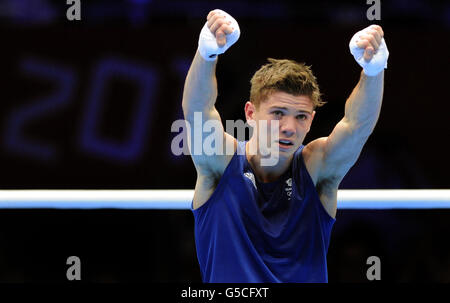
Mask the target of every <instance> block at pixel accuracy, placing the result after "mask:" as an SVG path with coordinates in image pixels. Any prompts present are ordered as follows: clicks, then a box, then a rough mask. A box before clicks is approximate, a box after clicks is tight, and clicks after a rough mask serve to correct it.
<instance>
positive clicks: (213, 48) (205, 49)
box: [198, 9, 241, 61]
mask: <svg viewBox="0 0 450 303" xmlns="http://www.w3.org/2000/svg"><path fill="white" fill-rule="evenodd" d="M215 11H216V12H218V13H219V14H221V15H224V16H226V17H225V20H228V21H231V24H230V26H231V27H233V28H234V30H233V32H232V33H231V34H229V35H226V36H225V37H226V40H227V42H226V44H225V45H224V46H222V47H219V45H218V44H217V40H216V37H215V36H214V35H213V33H212V32H211V31H210V30H209V28H208V22H206V23H205V25H204V26H203V28H202V31H201V32H200V37H199V39H198V51H199V53H200V55H202V57H203V59H205V60H206V61H214V60H216V59H217V55H219V54H223V53H224V52H225V51H226V50H227V49H229V48H230V46H231V45H233V44H234V43H235V42H236V41H237V40H238V39H239V36H240V34H241V31H240V29H239V25H238V23H237V21H236V20H235V19H234V18H233V17H231V16H230V15H229V14H227V13H226V12H224V11H222V10H220V9H216V10H215Z"/></svg>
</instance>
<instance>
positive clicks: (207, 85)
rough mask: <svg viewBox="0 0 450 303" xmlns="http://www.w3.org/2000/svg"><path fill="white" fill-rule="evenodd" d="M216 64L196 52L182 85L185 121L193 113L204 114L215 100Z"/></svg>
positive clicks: (212, 105)
mask: <svg viewBox="0 0 450 303" xmlns="http://www.w3.org/2000/svg"><path fill="white" fill-rule="evenodd" d="M216 62H217V60H215V61H206V60H204V59H203V58H202V56H201V55H200V54H199V52H198V51H197V52H196V54H195V57H194V60H193V61H192V64H191V67H190V68H189V72H188V74H187V77H186V81H185V83H184V91H183V102H182V106H183V113H184V116H185V118H186V119H189V117H191V116H193V115H194V113H195V112H203V113H204V112H206V111H208V110H211V109H212V108H213V107H214V104H215V102H216V99H217V80H216Z"/></svg>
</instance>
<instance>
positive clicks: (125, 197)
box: [0, 190, 450, 210]
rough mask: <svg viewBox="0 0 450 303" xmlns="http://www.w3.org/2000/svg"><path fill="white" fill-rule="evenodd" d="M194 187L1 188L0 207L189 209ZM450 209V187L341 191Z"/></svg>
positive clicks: (351, 197)
mask: <svg viewBox="0 0 450 303" xmlns="http://www.w3.org/2000/svg"><path fill="white" fill-rule="evenodd" d="M193 195H194V191H193V190H0V209H186V210H188V209H190V206H191V200H192V197H193ZM444 208H450V190H339V191H338V209H444Z"/></svg>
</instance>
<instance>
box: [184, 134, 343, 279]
mask: <svg viewBox="0 0 450 303" xmlns="http://www.w3.org/2000/svg"><path fill="white" fill-rule="evenodd" d="M245 144H246V142H238V146H237V150H236V152H235V154H234V156H233V158H232V159H231V161H230V163H229V164H228V166H227V168H226V169H225V172H224V174H223V175H222V177H221V178H220V181H219V183H218V185H217V187H216V189H215V191H214V193H213V194H212V196H211V197H210V198H209V199H208V201H207V202H206V203H205V204H203V205H202V206H201V207H199V208H198V209H195V210H193V209H192V208H191V209H192V212H193V214H194V219H195V244H196V249H197V258H198V261H199V265H200V270H201V274H202V279H203V282H214V283H215V282H237V283H240V282H250V283H273V282H328V274H327V260H326V256H327V251H328V246H329V242H330V234H331V229H332V227H333V224H334V222H335V219H334V218H332V217H331V216H330V215H328V213H327V212H326V210H325V209H324V207H323V205H322V204H321V202H320V200H319V196H318V194H317V191H316V188H315V186H314V184H313V181H312V179H311V177H310V175H309V173H308V171H307V170H306V167H305V164H304V162H303V157H302V154H301V151H302V149H303V147H304V146H301V147H300V148H299V149H298V150H297V151H296V152H295V154H294V158H293V162H292V164H291V166H290V168H289V169H288V170H287V171H286V173H284V174H283V175H282V176H281V177H280V178H279V179H278V180H277V181H275V182H271V183H260V182H259V181H258V180H257V179H256V177H255V174H254V173H253V171H252V168H251V166H250V164H249V163H248V161H247V158H246V156H245Z"/></svg>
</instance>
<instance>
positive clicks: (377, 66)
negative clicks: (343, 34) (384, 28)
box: [349, 25, 389, 76]
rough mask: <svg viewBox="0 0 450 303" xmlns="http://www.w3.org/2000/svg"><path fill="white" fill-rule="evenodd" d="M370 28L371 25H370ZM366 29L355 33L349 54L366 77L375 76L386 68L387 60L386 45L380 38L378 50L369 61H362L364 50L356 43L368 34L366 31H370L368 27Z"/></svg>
mask: <svg viewBox="0 0 450 303" xmlns="http://www.w3.org/2000/svg"><path fill="white" fill-rule="evenodd" d="M371 26H372V25H371ZM371 26H369V27H366V28H365V29H363V30H361V31H359V32H357V33H356V34H355V35H354V36H353V37H352V39H351V40H350V44H349V47H350V53H351V54H352V55H353V57H355V60H356V62H358V64H359V65H361V67H362V68H363V69H364V73H365V74H366V75H367V76H376V75H378V74H379V73H380V72H381V71H382V70H383V69H385V68H387V60H388V57H389V51H388V49H387V46H386V43H385V42H384V38H381V44H380V46H379V48H378V51H377V52H376V53H375V54H374V55H373V57H372V59H370V61H366V60H365V59H364V49H363V48H360V47H358V46H357V45H356V42H357V41H358V40H360V39H359V37H360V36H361V35H366V34H368V33H367V31H368V30H370V27H371Z"/></svg>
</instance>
